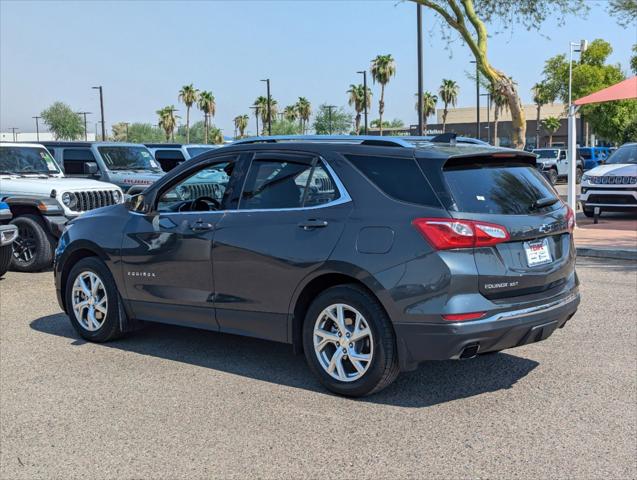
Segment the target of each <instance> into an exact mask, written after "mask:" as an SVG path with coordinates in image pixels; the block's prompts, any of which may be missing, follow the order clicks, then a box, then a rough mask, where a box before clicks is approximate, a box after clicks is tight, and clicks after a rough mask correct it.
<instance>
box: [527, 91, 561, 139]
mask: <svg viewBox="0 0 637 480" xmlns="http://www.w3.org/2000/svg"><path fill="white" fill-rule="evenodd" d="M531 92H532V93H533V103H535V111H536V113H537V117H536V129H535V147H536V148H539V146H540V118H541V114H542V107H543V106H544V105H547V104H549V103H553V102H555V92H554V91H553V89H551V88H550V86H549V84H547V83H546V82H538V83H536V84H535V85H533V88H532V89H531Z"/></svg>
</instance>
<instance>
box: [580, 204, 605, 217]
mask: <svg viewBox="0 0 637 480" xmlns="http://www.w3.org/2000/svg"><path fill="white" fill-rule="evenodd" d="M582 211H583V212H584V215H586V216H587V217H588V218H593V217H594V216H595V210H594V209H592V208H586V207H584V206H582ZM599 214H600V216H601V214H602V212H601V210H600V212H599Z"/></svg>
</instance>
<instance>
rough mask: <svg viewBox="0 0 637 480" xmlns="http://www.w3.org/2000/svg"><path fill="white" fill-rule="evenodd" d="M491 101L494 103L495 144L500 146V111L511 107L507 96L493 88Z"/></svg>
mask: <svg viewBox="0 0 637 480" xmlns="http://www.w3.org/2000/svg"><path fill="white" fill-rule="evenodd" d="M490 93H491V103H492V104H493V136H492V138H493V145H495V146H496V147H498V146H500V139H499V138H498V122H499V120H500V113H502V112H504V111H506V110H507V108H509V103H508V101H507V98H506V97H505V96H504V95H502V93H500V92H498V91H494V90H492V91H491V92H490Z"/></svg>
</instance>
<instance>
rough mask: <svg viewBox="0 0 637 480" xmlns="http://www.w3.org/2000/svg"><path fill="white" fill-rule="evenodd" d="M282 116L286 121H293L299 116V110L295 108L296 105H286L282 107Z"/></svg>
mask: <svg viewBox="0 0 637 480" xmlns="http://www.w3.org/2000/svg"><path fill="white" fill-rule="evenodd" d="M283 118H285V119H286V120H287V121H288V122H295V121H296V120H297V119H298V118H299V112H298V111H297V110H296V105H288V106H287V107H285V108H284V109H283Z"/></svg>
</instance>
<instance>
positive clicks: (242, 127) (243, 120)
mask: <svg viewBox="0 0 637 480" xmlns="http://www.w3.org/2000/svg"><path fill="white" fill-rule="evenodd" d="M249 120H250V117H248V115H238V116H236V117H234V129H235V134H234V136H235V137H236V136H237V133H236V130H239V138H243V135H244V133H245V131H246V128H248V122H249Z"/></svg>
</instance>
